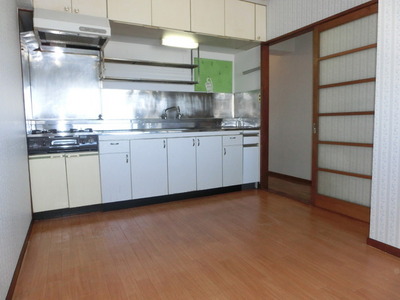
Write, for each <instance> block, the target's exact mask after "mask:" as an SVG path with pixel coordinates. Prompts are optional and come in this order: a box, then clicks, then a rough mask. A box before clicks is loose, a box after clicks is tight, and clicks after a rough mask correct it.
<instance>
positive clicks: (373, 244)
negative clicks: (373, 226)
mask: <svg viewBox="0 0 400 300" xmlns="http://www.w3.org/2000/svg"><path fill="white" fill-rule="evenodd" d="M367 245H369V246H371V247H374V248H377V249H379V250H382V251H384V252H386V253H389V254H392V255H394V256H397V257H400V249H399V248H396V247H393V246H390V245H388V244H385V243H382V242H379V241H377V240H374V239H371V238H368V239H367Z"/></svg>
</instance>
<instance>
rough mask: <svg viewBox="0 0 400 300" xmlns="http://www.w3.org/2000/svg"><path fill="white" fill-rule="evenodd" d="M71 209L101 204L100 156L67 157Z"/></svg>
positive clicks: (75, 155) (83, 154) (92, 154)
mask: <svg viewBox="0 0 400 300" xmlns="http://www.w3.org/2000/svg"><path fill="white" fill-rule="evenodd" d="M66 165H67V180H68V193H69V207H78V206H86V205H93V204H100V203H101V187H100V170H99V169H100V168H99V155H98V154H97V153H96V154H94V153H89V152H88V153H85V152H82V153H79V154H76V153H74V154H68V155H67V157H66Z"/></svg>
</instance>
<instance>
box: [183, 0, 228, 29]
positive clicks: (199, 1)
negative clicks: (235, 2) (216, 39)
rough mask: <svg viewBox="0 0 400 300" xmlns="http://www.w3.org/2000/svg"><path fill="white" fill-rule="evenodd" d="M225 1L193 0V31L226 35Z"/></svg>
mask: <svg viewBox="0 0 400 300" xmlns="http://www.w3.org/2000/svg"><path fill="white" fill-rule="evenodd" d="M224 9H225V0H191V28H192V29H191V31H193V32H200V33H207V34H213V35H222V36H223V35H224V34H225V22H224V15H225V13H224Z"/></svg>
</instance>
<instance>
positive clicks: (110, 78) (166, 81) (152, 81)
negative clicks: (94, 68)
mask: <svg viewBox="0 0 400 300" xmlns="http://www.w3.org/2000/svg"><path fill="white" fill-rule="evenodd" d="M103 80H107V81H125V82H146V83H164V84H187V85H193V84H198V83H199V82H198V81H184V80H163V79H145V78H139V79H134V78H127V77H111V76H106V77H103Z"/></svg>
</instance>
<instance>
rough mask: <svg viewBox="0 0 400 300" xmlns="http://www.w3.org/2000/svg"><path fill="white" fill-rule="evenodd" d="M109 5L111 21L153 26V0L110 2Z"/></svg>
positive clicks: (118, 0)
mask: <svg viewBox="0 0 400 300" xmlns="http://www.w3.org/2000/svg"><path fill="white" fill-rule="evenodd" d="M107 3H108V4H107V6H108V18H109V19H110V20H113V21H119V22H126V23H134V24H142V25H151V0H108V1H107Z"/></svg>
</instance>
